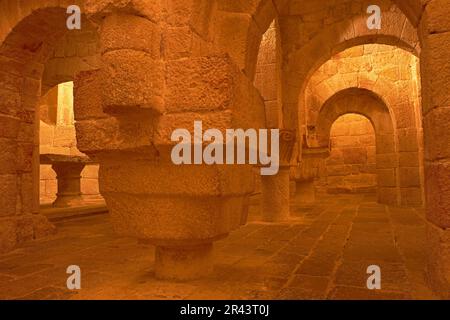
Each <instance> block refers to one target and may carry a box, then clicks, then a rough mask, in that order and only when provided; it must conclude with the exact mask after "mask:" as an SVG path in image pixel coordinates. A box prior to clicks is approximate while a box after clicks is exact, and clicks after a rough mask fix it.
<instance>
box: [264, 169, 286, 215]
mask: <svg viewBox="0 0 450 320" xmlns="http://www.w3.org/2000/svg"><path fill="white" fill-rule="evenodd" d="M289 175H290V167H289V166H282V167H280V170H279V172H278V174H276V175H273V176H261V216H262V219H263V221H264V222H282V221H286V220H289V196H290V192H289V184H290V183H289Z"/></svg>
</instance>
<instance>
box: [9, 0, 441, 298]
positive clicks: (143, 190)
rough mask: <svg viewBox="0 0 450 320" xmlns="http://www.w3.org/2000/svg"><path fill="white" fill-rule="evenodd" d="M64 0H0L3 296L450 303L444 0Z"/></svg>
mask: <svg viewBox="0 0 450 320" xmlns="http://www.w3.org/2000/svg"><path fill="white" fill-rule="evenodd" d="M72 2H73V3H70V4H76V5H78V6H79V7H80V8H81V12H82V27H81V29H80V30H69V29H68V28H67V27H66V20H67V17H68V15H67V12H66V9H67V6H68V5H70V4H68V3H67V1H63V0H29V1H20V0H0V148H1V151H0V208H1V209H0V299H193V300H195V299H289V300H297V299H449V298H450V231H449V229H448V228H449V227H450V187H449V186H450V130H448V127H449V125H450V57H449V56H448V51H449V49H450V18H449V17H450V2H449V1H447V0H376V1H366V0H351V1H350V0H245V1H244V0H243V1H237V0H165V1H162V0H100V1H99V0H96V1H94V0H73V1H72ZM373 4H376V5H378V6H379V7H380V8H381V17H382V20H381V21H382V24H381V28H380V29H370V28H368V26H367V19H368V17H369V14H368V13H367V8H368V6H370V5H373ZM194 121H202V122H203V126H204V127H207V128H217V129H219V130H221V131H225V130H226V129H228V128H242V129H250V128H255V129H280V169H279V172H278V174H277V175H273V176H262V175H260V173H259V172H260V170H259V169H260V168H259V166H254V165H217V164H216V165H206V164H202V165H181V166H177V165H175V164H173V163H172V161H171V158H170V153H171V149H172V147H173V145H174V142H173V141H171V134H172V132H173V131H174V130H176V129H178V128H188V129H190V130H191V129H192V127H193V123H194ZM70 265H77V266H79V267H80V269H81V272H82V276H81V279H82V280H81V281H82V287H81V289H80V290H69V289H68V288H67V287H66V280H67V277H68V274H67V273H66V269H67V267H68V266H70ZM371 265H377V266H379V267H380V269H381V272H382V273H381V274H382V288H381V289H380V290H369V289H368V288H367V278H368V276H369V275H368V274H367V268H368V267H369V266H371Z"/></svg>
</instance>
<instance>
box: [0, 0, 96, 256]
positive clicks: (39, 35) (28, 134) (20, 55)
mask: <svg viewBox="0 0 450 320" xmlns="http://www.w3.org/2000/svg"><path fill="white" fill-rule="evenodd" d="M5 3H6V6H7V8H8V10H5V14H8V18H7V19H6V18H2V19H0V20H1V21H2V22H3V21H7V23H8V25H6V24H5V25H3V27H2V29H1V34H0V37H1V38H0V39H2V41H1V42H0V64H1V68H0V69H1V76H0V88H1V89H0V101H1V102H0V122H1V125H2V127H4V128H5V129H4V130H2V134H1V140H2V145H3V144H4V145H5V150H7V152H5V155H4V157H3V159H2V161H1V162H2V163H1V166H2V168H3V169H2V171H3V172H1V175H2V180H3V179H5V181H7V185H8V192H7V193H6V194H2V197H1V198H0V203H1V205H2V206H3V207H4V208H5V216H6V217H8V219H9V220H10V221H11V223H15V221H17V219H22V218H23V219H28V218H26V217H28V216H29V214H31V213H37V212H38V211H39V191H38V190H39V136H38V134H37V133H38V127H37V126H38V124H39V121H38V117H37V115H38V113H37V112H36V107H37V105H38V102H39V97H40V96H41V94H42V88H45V85H43V77H44V76H43V75H44V74H45V71H46V70H48V64H47V62H48V61H49V58H51V57H52V56H53V55H55V49H56V48H57V45H58V44H60V43H61V39H63V38H64V36H65V35H66V34H67V33H68V32H69V30H68V29H67V27H66V19H67V13H66V8H67V7H66V6H65V5H63V4H62V3H59V2H58V3H57V4H55V1H6V2H2V5H5ZM74 3H75V4H76V3H77V1H75V2H74ZM78 4H80V6H81V4H82V2H80V1H78ZM2 12H3V11H2ZM83 22H84V24H83V25H82V27H83V26H84V30H85V31H89V32H93V33H95V32H96V31H95V29H94V28H93V26H92V25H91V24H89V23H88V22H87V20H86V19H83ZM78 44H79V42H76V43H75V45H78ZM80 47H81V46H80ZM77 55H78V53H75V54H73V56H77ZM61 58H63V57H61ZM72 67H73V72H77V67H79V65H77V64H75V65H73V66H72ZM65 73H66V78H67V79H68V77H69V76H68V72H65ZM71 77H73V74H72V75H71ZM61 82H62V81H61ZM55 84H56V83H55ZM44 91H45V90H44ZM7 163H11V164H10V165H7ZM3 204H4V205H3ZM15 225H17V224H15ZM2 236H3V235H0V246H1V242H2V241H4V239H2ZM31 237H33V235H32V236H31ZM23 240H26V239H22V238H20V237H19V236H17V237H16V238H13V239H12V240H11V239H9V240H7V241H10V244H9V245H8V246H7V247H13V246H14V245H15V243H17V242H21V241H23ZM5 241H6V240H5Z"/></svg>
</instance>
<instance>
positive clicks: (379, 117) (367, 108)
mask: <svg viewBox="0 0 450 320" xmlns="http://www.w3.org/2000/svg"><path fill="white" fill-rule="evenodd" d="M349 113H353V114H359V115H363V116H364V117H366V118H367V119H369V120H370V122H371V123H372V125H373V128H374V131H375V137H376V139H375V140H376V174H377V182H378V188H377V194H378V201H379V202H380V203H386V204H394V205H396V204H399V203H400V184H399V177H398V175H399V173H398V147H397V143H396V137H395V130H394V125H393V120H392V118H391V115H390V112H389V109H388V107H387V106H386V104H385V103H384V102H383V100H382V99H380V98H379V97H378V96H377V95H376V94H374V93H373V92H371V91H368V90H365V89H358V88H350V89H347V90H343V91H340V92H338V93H337V94H335V95H334V96H332V97H331V98H330V99H329V100H327V101H326V102H325V104H324V105H323V106H322V108H321V110H320V112H319V115H318V118H317V122H316V125H315V130H314V131H315V135H316V138H317V143H318V145H319V146H320V147H326V148H329V146H330V132H331V128H332V125H333V124H334V123H335V121H336V120H337V119H338V118H339V117H341V116H343V115H345V114H349ZM350 162H351V161H350Z"/></svg>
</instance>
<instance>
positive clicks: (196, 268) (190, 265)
mask: <svg viewBox="0 0 450 320" xmlns="http://www.w3.org/2000/svg"><path fill="white" fill-rule="evenodd" d="M213 260H214V259H213V244H212V243H206V244H201V245H193V246H177V247H171V246H169V247H165V246H157V247H156V253H155V274H156V278H158V279H162V280H175V281H188V280H195V279H199V278H203V277H206V276H208V275H210V274H211V273H212V271H213Z"/></svg>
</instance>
